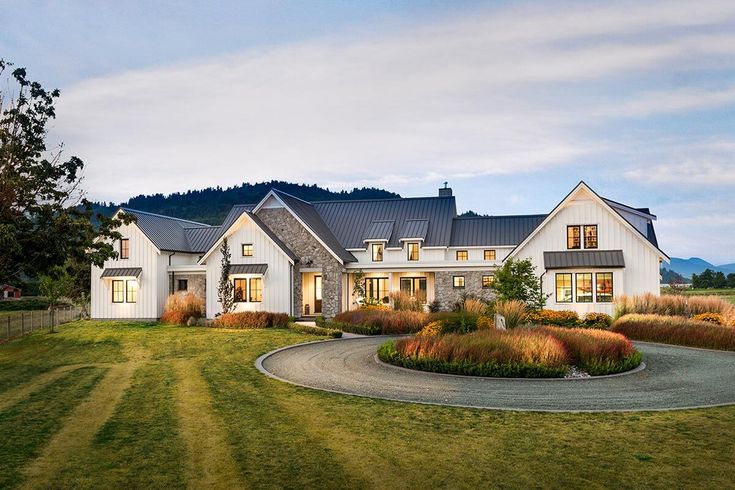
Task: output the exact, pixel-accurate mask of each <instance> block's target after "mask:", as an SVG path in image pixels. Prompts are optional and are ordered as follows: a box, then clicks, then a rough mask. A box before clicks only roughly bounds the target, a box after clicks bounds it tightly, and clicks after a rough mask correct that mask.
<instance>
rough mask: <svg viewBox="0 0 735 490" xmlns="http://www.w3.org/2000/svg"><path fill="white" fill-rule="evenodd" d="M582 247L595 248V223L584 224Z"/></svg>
mask: <svg viewBox="0 0 735 490" xmlns="http://www.w3.org/2000/svg"><path fill="white" fill-rule="evenodd" d="M584 248H597V225H584Z"/></svg>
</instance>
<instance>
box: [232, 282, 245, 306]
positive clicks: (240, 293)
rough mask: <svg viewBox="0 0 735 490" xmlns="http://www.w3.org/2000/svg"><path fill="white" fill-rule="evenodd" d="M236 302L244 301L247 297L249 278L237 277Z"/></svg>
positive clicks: (235, 284) (235, 283)
mask: <svg viewBox="0 0 735 490" xmlns="http://www.w3.org/2000/svg"><path fill="white" fill-rule="evenodd" d="M234 286H235V291H234V292H235V303H244V302H245V301H246V298H247V290H248V286H247V280H246V279H235V281H234Z"/></svg>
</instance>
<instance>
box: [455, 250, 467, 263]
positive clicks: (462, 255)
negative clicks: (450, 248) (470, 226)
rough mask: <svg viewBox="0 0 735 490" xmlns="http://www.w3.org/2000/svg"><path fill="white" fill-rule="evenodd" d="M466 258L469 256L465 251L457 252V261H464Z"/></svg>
mask: <svg viewBox="0 0 735 490" xmlns="http://www.w3.org/2000/svg"><path fill="white" fill-rule="evenodd" d="M468 258H469V254H468V253H467V250H457V260H459V261H465V260H467V259H468Z"/></svg>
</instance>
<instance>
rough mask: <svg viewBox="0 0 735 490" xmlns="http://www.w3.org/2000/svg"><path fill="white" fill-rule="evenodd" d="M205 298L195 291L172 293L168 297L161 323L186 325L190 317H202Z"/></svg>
mask: <svg viewBox="0 0 735 490" xmlns="http://www.w3.org/2000/svg"><path fill="white" fill-rule="evenodd" d="M203 312H204V300H203V299H202V298H200V297H199V296H197V295H195V294H194V293H185V294H181V293H178V294H171V295H169V297H168V298H166V304H165V306H164V311H163V315H161V323H168V324H171V325H186V322H187V321H188V320H189V318H195V319H196V318H201V317H202V314H203Z"/></svg>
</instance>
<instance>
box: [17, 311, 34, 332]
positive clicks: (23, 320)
mask: <svg viewBox="0 0 735 490" xmlns="http://www.w3.org/2000/svg"><path fill="white" fill-rule="evenodd" d="M25 328H26V314H25V313H23V312H21V313H20V329H21V330H25ZM31 332H33V325H31Z"/></svg>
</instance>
